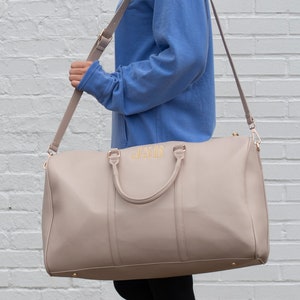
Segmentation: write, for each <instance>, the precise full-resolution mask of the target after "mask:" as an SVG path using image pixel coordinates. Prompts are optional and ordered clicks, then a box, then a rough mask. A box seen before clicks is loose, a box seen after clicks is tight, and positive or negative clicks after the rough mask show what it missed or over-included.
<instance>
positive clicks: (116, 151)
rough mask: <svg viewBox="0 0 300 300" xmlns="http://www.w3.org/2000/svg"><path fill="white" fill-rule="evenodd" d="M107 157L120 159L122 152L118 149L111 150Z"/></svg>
mask: <svg viewBox="0 0 300 300" xmlns="http://www.w3.org/2000/svg"><path fill="white" fill-rule="evenodd" d="M107 157H108V158H112V157H114V158H119V157H121V151H120V150H119V149H117V148H115V149H111V150H110V151H108V153H107Z"/></svg>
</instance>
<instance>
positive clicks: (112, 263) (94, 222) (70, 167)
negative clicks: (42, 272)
mask: <svg viewBox="0 0 300 300" xmlns="http://www.w3.org/2000/svg"><path fill="white" fill-rule="evenodd" d="M182 145H184V146H185V150H184V149H183V147H182ZM175 146H179V147H177V148H176V147H175ZM174 147H175V153H174V151H173V148H174ZM176 151H177V153H176ZM119 154H120V157H119ZM176 156H178V157H179V158H177V159H176ZM111 159H112V162H110V159H109V157H108V155H107V153H102V152H97V151H70V152H63V153H60V154H57V155H55V156H53V157H51V158H50V159H49V161H48V164H47V169H46V183H45V195H44V208H43V240H44V245H45V247H44V250H45V252H44V254H45V264H46V268H47V271H48V272H49V274H50V275H55V276H75V277H82V278H91V279H119V280H120V279H136V278H152V277H155V278H158V277H169V276H178V275H184V274H194V273H202V272H211V271H218V270H223V269H231V268H237V267H244V266H249V265H256V264H261V263H265V262H266V261H267V257H268V253H269V244H268V222H267V219H268V218H267V209H266V199H265V193H264V185H263V176H262V170H261V163H260V159H259V152H258V151H257V149H256V147H255V145H254V143H253V140H252V139H251V138H246V137H228V138H218V139H212V140H210V141H208V142H204V143H180V142H167V143H162V144H155V145H146V146H141V147H132V148H127V149H124V150H120V151H118V152H116V153H115V155H114V154H113V155H112V157H111ZM117 161H118V162H117ZM176 161H177V162H178V161H180V162H179V163H176ZM113 165H115V166H117V167H116V168H117V169H118V174H116V172H114V170H113ZM176 165H179V172H178V175H177V176H176V178H175V179H174V180H173V182H172V183H171V185H170V187H169V188H168V189H167V190H166V191H165V192H164V193H163V194H162V195H161V196H158V197H157V196H154V197H152V198H153V199H151V200H149V199H150V198H151V196H153V195H155V194H157V193H158V192H159V191H160V190H161V188H162V187H163V186H165V185H166V183H167V182H168V180H169V179H170V178H171V175H172V174H173V173H174V169H175V166H176ZM114 173H115V174H114ZM114 176H116V177H118V180H119V183H120V185H121V188H122V189H123V192H124V193H126V195H125V197H124V196H122V195H120V193H119V192H118V191H117V189H118V188H116V184H117V182H116V181H118V180H114Z"/></svg>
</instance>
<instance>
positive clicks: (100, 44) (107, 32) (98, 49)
mask: <svg viewBox="0 0 300 300" xmlns="http://www.w3.org/2000/svg"><path fill="white" fill-rule="evenodd" d="M129 3H130V0H123V2H122V3H121V4H120V6H119V8H118V9H117V11H116V14H115V15H114V17H113V18H112V20H111V21H110V23H109V24H108V26H107V27H106V28H105V29H104V30H103V31H102V32H101V33H100V35H99V36H98V38H97V41H96V42H95V44H94V46H93V48H92V50H91V52H90V53H89V55H88V58H87V60H90V61H95V60H97V59H99V58H100V56H101V55H102V53H103V52H104V50H105V48H106V47H107V46H108V44H109V43H110V41H111V40H112V36H113V34H114V32H115V30H116V29H117V27H118V25H119V23H120V21H121V19H122V17H123V15H124V13H125V11H126V9H127V7H128V5H129ZM81 96H82V92H81V91H78V90H77V89H75V90H74V92H73V95H72V97H71V100H70V102H69V105H68V107H67V109H66V112H65V114H64V116H63V118H62V120H61V123H60V125H59V127H58V129H57V132H56V134H55V137H54V139H53V141H52V143H51V144H50V146H49V149H48V153H49V154H53V153H56V152H57V150H58V147H59V145H60V142H61V140H62V138H63V136H64V134H65V132H66V130H67V128H68V126H69V123H70V121H71V119H72V116H73V114H74V112H75V110H76V107H77V105H78V103H79V100H80V98H81Z"/></svg>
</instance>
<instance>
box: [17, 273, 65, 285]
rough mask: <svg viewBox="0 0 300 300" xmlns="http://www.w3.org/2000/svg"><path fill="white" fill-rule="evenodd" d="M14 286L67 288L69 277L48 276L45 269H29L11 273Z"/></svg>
mask: <svg viewBox="0 0 300 300" xmlns="http://www.w3.org/2000/svg"><path fill="white" fill-rule="evenodd" d="M12 281H13V282H14V284H15V286H17V287H21V288H51V287H52V288H67V287H68V286H69V285H70V281H71V279H70V278H60V277H50V276H49V275H48V274H47V273H46V272H45V271H40V270H33V271H31V270H29V271H23V270H19V271H18V272H13V273H12Z"/></svg>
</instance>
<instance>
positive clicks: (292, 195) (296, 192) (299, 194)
mask: <svg viewBox="0 0 300 300" xmlns="http://www.w3.org/2000/svg"><path fill="white" fill-rule="evenodd" d="M286 191H287V200H288V201H296V202H299V201H300V184H299V183H298V184H297V183H295V184H289V185H287V186H286Z"/></svg>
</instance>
